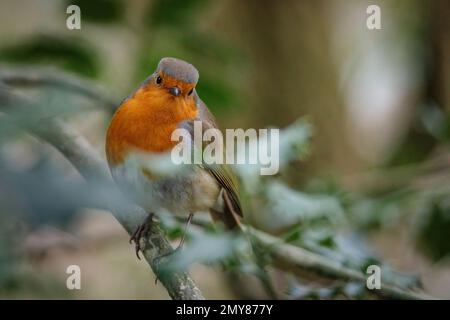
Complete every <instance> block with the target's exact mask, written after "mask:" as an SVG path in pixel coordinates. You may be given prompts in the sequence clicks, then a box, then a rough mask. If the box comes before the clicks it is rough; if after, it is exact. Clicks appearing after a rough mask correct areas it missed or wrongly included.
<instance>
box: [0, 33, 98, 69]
mask: <svg viewBox="0 0 450 320" xmlns="http://www.w3.org/2000/svg"><path fill="white" fill-rule="evenodd" d="M0 61H5V62H9V63H15V64H39V63H42V64H52V65H55V66H58V67H60V68H63V69H67V70H70V71H72V72H76V73H79V74H81V75H84V76H86V77H96V76H98V74H99V66H98V60H97V58H96V56H95V53H94V52H92V50H90V48H89V46H88V45H87V44H86V43H85V42H84V41H83V40H82V39H78V40H76V41H74V40H72V39H68V38H62V37H57V36H50V35H38V36H35V37H33V38H32V39H30V40H28V41H27V42H25V43H21V44H17V45H13V46H10V47H6V48H2V49H1V50H0Z"/></svg>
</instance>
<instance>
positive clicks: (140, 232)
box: [129, 213, 154, 260]
mask: <svg viewBox="0 0 450 320" xmlns="http://www.w3.org/2000/svg"><path fill="white" fill-rule="evenodd" d="M153 216H154V214H153V213H150V214H149V215H148V217H147V219H145V221H144V222H143V223H142V224H141V225H140V226H139V227H137V228H136V230H135V231H134V232H133V234H132V235H131V237H130V241H129V242H130V243H132V242H133V241H134V245H135V247H134V249H135V251H136V257H137V258H138V259H139V260H141V257H140V256H139V251H142V248H141V238H143V237H144V236H145V235H146V234H147V232H148V230H150V226H151V224H152V222H153Z"/></svg>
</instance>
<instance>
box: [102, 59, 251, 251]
mask: <svg viewBox="0 0 450 320" xmlns="http://www.w3.org/2000/svg"><path fill="white" fill-rule="evenodd" d="M198 78H199V73H198V71H197V69H196V68H195V67H194V66H193V65H191V64H189V63H187V62H185V61H183V60H180V59H176V58H163V59H161V61H160V62H159V64H158V67H157V69H156V71H155V72H154V73H153V74H152V75H150V76H149V77H148V78H147V79H146V80H145V81H144V82H143V83H142V84H141V85H140V87H139V88H138V89H137V90H136V91H134V92H133V93H132V94H131V95H130V96H128V97H127V98H126V99H125V100H124V101H123V102H122V103H121V105H120V106H119V108H118V109H117V111H116V112H115V114H114V116H113V118H112V120H111V123H110V125H109V127H108V131H107V136H106V156H107V160H108V164H109V168H110V170H111V174H112V176H113V178H114V180H115V182H116V183H117V184H118V185H119V187H120V188H121V189H122V190H123V191H124V192H125V193H126V194H128V195H131V197H132V199H134V200H135V202H137V204H138V205H139V206H141V207H142V208H144V209H145V210H146V211H147V212H148V213H149V216H148V218H147V219H146V221H144V222H143V223H142V225H140V226H139V227H138V228H137V229H136V231H135V232H134V234H133V235H132V236H131V239H130V243H131V242H132V241H134V243H135V249H136V255H137V256H138V258H139V251H140V250H141V247H140V239H141V238H142V237H143V236H144V235H145V233H146V232H147V231H148V229H149V226H150V224H151V223H152V219H153V216H154V215H155V214H157V213H158V212H160V211H161V210H167V211H169V212H171V213H173V214H176V215H182V216H184V217H187V221H186V229H187V227H188V225H189V223H190V222H191V220H192V217H193V214H194V213H196V212H199V211H209V212H210V214H211V216H212V217H213V219H214V220H216V221H217V220H220V221H222V222H223V223H224V224H225V226H226V227H228V228H230V229H233V228H235V227H237V226H238V225H239V218H240V217H242V216H243V215H242V210H241V204H240V200H239V197H238V190H237V184H236V180H235V177H234V176H233V174H232V173H231V172H230V170H229V168H227V166H226V165H225V164H221V165H205V164H204V163H202V164H192V165H188V169H189V170H182V171H181V172H179V171H174V172H172V173H171V174H165V175H163V176H161V175H160V174H159V175H155V174H153V173H152V172H151V170H149V168H148V167H147V166H145V167H144V166H139V165H136V164H135V163H133V164H130V163H129V161H128V162H127V159H129V157H130V156H133V155H134V154H142V153H145V154H148V155H162V154H168V153H170V152H171V150H172V148H174V146H175V145H176V144H177V142H176V141H172V139H171V135H172V132H173V131H174V130H176V129H177V128H184V129H187V130H188V132H189V133H190V138H191V141H192V143H193V144H194V137H193V131H194V130H193V127H194V121H201V125H202V128H203V129H204V130H205V129H209V128H216V129H217V125H216V122H215V119H214V117H213V115H212V114H211V112H210V111H209V109H208V108H207V106H206V105H205V103H203V101H202V100H201V99H200V97H199V96H198V94H197V92H196V85H197V82H198ZM197 147H200V148H202V146H197ZM138 195H139V196H138ZM185 234H186V231H185V233H184V234H183V236H182V238H181V241H180V244H179V245H178V247H177V249H178V248H181V246H182V245H183V242H184V238H185Z"/></svg>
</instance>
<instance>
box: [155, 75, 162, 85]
mask: <svg viewBox="0 0 450 320" xmlns="http://www.w3.org/2000/svg"><path fill="white" fill-rule="evenodd" d="M161 82H162V78H161V77H160V76H158V77H157V78H156V84H161Z"/></svg>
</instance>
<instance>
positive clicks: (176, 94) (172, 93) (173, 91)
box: [169, 87, 181, 97]
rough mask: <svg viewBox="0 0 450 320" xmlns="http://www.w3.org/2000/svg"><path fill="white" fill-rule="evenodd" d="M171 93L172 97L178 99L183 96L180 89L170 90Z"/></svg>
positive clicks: (172, 88)
mask: <svg viewBox="0 0 450 320" xmlns="http://www.w3.org/2000/svg"><path fill="white" fill-rule="evenodd" d="M169 92H170V94H171V95H173V96H175V97H178V96H179V95H180V94H181V90H180V89H179V88H178V87H171V88H169Z"/></svg>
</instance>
